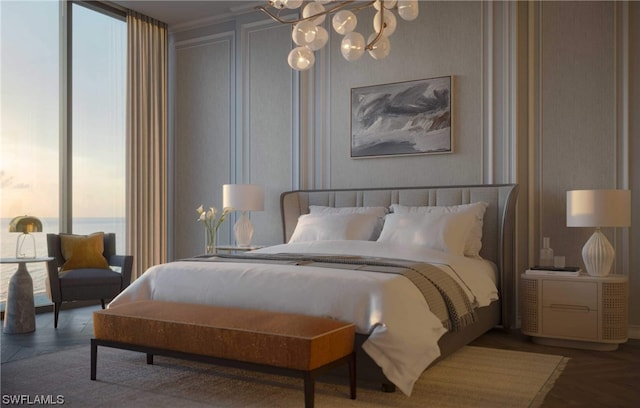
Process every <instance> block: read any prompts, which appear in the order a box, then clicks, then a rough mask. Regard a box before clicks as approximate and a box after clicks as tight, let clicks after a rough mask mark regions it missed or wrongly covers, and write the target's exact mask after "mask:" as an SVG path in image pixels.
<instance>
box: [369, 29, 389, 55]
mask: <svg viewBox="0 0 640 408" xmlns="http://www.w3.org/2000/svg"><path fill="white" fill-rule="evenodd" d="M376 36H377V34H376V33H373V34H371V35H370V36H369V43H371V41H373V40H374V39H375V38H376ZM390 51H391V43H390V42H389V39H388V38H387V37H385V36H384V35H383V36H382V37H380V38H379V39H378V41H377V42H376V43H375V44H373V45H372V46H371V49H370V50H369V55H371V57H372V58H373V59H377V60H381V59H385V58H387V55H389V52H390Z"/></svg>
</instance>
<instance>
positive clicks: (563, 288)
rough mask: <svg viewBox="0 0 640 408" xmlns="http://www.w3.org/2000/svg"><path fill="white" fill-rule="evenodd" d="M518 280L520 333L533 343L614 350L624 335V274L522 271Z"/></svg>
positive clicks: (626, 287)
mask: <svg viewBox="0 0 640 408" xmlns="http://www.w3.org/2000/svg"><path fill="white" fill-rule="evenodd" d="M520 284H521V292H520V310H521V315H522V333H524V334H526V335H529V336H532V341H534V342H535V343H539V344H546V345H552V346H561V347H573V348H581V349H589V350H615V349H617V348H618V344H620V343H624V342H626V341H627V338H628V337H627V336H628V334H627V332H628V307H629V299H628V298H629V280H628V278H627V277H626V276H623V275H609V276H604V277H596V276H589V275H580V276H555V275H527V274H522V275H521V280H520Z"/></svg>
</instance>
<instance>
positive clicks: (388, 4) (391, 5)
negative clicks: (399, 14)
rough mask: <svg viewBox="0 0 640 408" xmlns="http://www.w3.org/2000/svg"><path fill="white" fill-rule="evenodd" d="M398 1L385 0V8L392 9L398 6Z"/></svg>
mask: <svg viewBox="0 0 640 408" xmlns="http://www.w3.org/2000/svg"><path fill="white" fill-rule="evenodd" d="M397 2H398V1H397V0H385V1H384V8H386V9H389V10H391V9H392V8H394V7H395V6H396V3H397Z"/></svg>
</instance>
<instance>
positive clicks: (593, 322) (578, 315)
mask: <svg viewBox="0 0 640 408" xmlns="http://www.w3.org/2000/svg"><path fill="white" fill-rule="evenodd" d="M542 334H544V335H546V336H559V337H566V338H577V339H597V338H598V311H597V310H588V309H587V308H586V307H575V306H574V307H572V306H554V307H545V308H543V310H542Z"/></svg>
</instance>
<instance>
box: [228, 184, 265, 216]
mask: <svg viewBox="0 0 640 408" xmlns="http://www.w3.org/2000/svg"><path fill="white" fill-rule="evenodd" d="M222 206H223V207H224V208H227V207H231V208H233V209H234V210H237V211H263V210H264V186H261V185H259V184H225V185H223V186H222Z"/></svg>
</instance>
